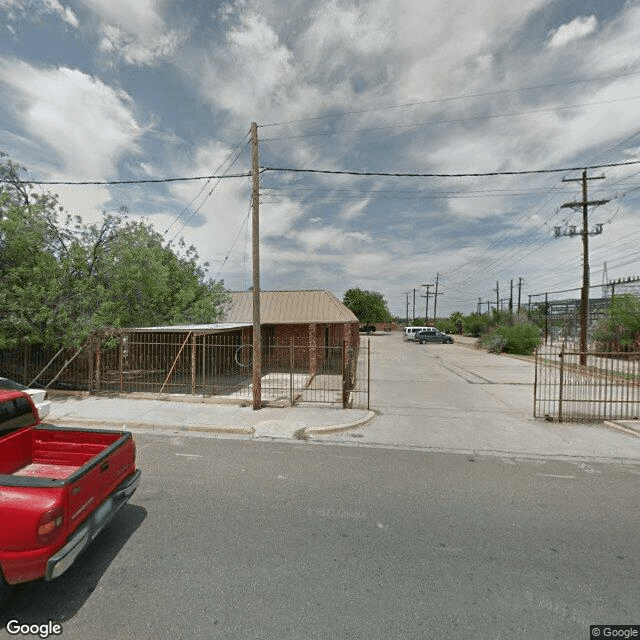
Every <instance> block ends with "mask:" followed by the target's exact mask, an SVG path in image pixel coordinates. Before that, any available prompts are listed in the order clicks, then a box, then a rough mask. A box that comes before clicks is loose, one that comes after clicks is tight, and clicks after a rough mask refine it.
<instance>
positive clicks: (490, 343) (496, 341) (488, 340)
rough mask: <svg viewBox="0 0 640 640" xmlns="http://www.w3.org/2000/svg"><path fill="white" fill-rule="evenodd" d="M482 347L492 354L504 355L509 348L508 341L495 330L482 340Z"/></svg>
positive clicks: (485, 335)
mask: <svg viewBox="0 0 640 640" xmlns="http://www.w3.org/2000/svg"><path fill="white" fill-rule="evenodd" d="M480 345H481V346H482V347H484V348H485V349H487V351H490V352H491V353H502V352H503V351H504V350H505V347H506V346H507V339H506V338H505V337H504V336H503V335H502V334H501V333H500V332H499V331H498V329H497V328H494V329H492V330H491V331H489V332H488V333H485V334H484V335H483V336H482V337H481V338H480Z"/></svg>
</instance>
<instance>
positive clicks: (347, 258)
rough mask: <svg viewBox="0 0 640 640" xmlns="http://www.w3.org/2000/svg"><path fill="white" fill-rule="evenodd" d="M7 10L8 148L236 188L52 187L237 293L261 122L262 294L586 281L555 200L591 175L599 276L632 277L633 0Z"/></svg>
mask: <svg viewBox="0 0 640 640" xmlns="http://www.w3.org/2000/svg"><path fill="white" fill-rule="evenodd" d="M0 17H1V18H2V21H1V24H0V28H1V29H2V31H1V34H2V35H1V36H0V90H1V92H2V97H3V99H2V100H1V101H0V150H2V151H5V152H7V153H8V154H9V155H10V156H11V157H12V158H13V159H14V160H15V161H17V162H19V163H21V164H22V165H24V166H26V167H27V168H28V169H29V172H28V176H29V178H30V179H32V180H40V181H63V182H65V181H66V182H73V181H104V182H109V181H122V180H133V181H136V180H147V179H162V178H177V177H181V178H182V177H197V176H224V177H221V178H213V179H210V180H204V179H203V180H200V181H184V182H164V183H152V184H147V183H139V184H129V185H108V184H104V185H92V186H72V185H58V186H50V187H46V188H47V189H49V190H50V191H54V192H56V193H58V194H60V197H61V200H62V203H63V205H64V206H65V207H66V208H67V209H68V210H69V211H70V212H72V213H79V214H81V215H82V216H83V217H84V218H85V219H87V220H90V221H93V220H95V219H96V218H97V217H98V216H99V215H100V214H101V212H103V211H116V210H118V208H119V207H121V206H122V205H126V206H127V207H128V209H129V211H130V215H131V216H140V217H146V218H148V219H149V220H151V221H152V222H153V224H154V225H155V226H156V228H157V229H158V230H159V231H161V232H162V233H163V234H165V236H166V238H167V240H168V241H174V242H176V241H177V240H178V239H179V238H180V236H183V237H184V239H185V240H186V242H187V243H189V244H194V245H195V246H196V247H197V249H198V252H199V254H200V257H201V260H202V261H203V262H204V261H206V262H209V263H210V267H209V271H208V273H209V276H211V277H213V278H217V279H224V282H225V286H226V287H227V288H228V289H231V290H240V289H245V288H248V287H249V286H251V220H250V216H249V212H250V202H251V180H250V178H248V177H246V175H243V174H246V173H247V172H249V171H250V169H251V148H250V145H249V137H248V133H249V129H250V126H251V122H254V121H255V122H257V123H258V137H259V154H260V160H259V162H260V166H261V167H263V168H269V169H268V170H264V171H263V172H262V173H261V177H260V182H261V186H260V192H261V195H260V203H261V204H260V236H261V237H260V244H261V285H262V288H263V289H329V290H331V291H332V292H333V293H334V294H336V295H337V296H338V297H340V298H341V297H342V295H343V293H344V292H345V291H346V290H347V289H349V288H351V287H353V286H359V287H361V288H363V289H370V290H375V291H380V292H382V293H383V294H384V295H385V297H386V299H387V301H388V303H389V307H390V309H391V311H392V312H393V313H395V314H398V315H400V316H402V317H404V316H405V315H406V313H407V302H408V304H409V316H412V315H413V300H414V290H415V299H416V311H415V313H416V315H424V306H425V302H426V298H424V297H421V296H422V295H424V294H425V292H426V288H425V287H424V286H422V285H424V284H431V285H434V284H435V281H436V277H437V278H438V284H439V290H440V292H441V293H443V295H442V296H439V298H438V307H437V311H438V315H439V316H442V315H448V314H449V313H451V312H453V311H456V310H460V311H462V312H464V313H469V312H471V311H475V310H476V309H477V307H478V302H479V300H480V299H482V301H483V302H484V308H485V309H486V301H488V300H490V301H494V302H495V300H496V297H497V295H499V297H500V298H501V299H506V298H507V297H508V296H509V291H510V283H511V281H513V282H514V297H515V296H517V287H515V285H516V284H517V283H518V282H520V283H521V285H522V286H521V295H522V301H523V302H525V301H527V300H528V296H530V295H534V296H535V295H536V294H540V293H544V292H545V291H563V290H567V289H572V288H577V287H579V286H580V285H581V282H582V243H581V240H580V237H579V236H574V237H571V236H569V235H563V234H565V233H569V232H570V229H571V227H572V226H573V227H576V228H577V230H578V231H579V230H580V228H581V224H582V216H581V212H579V211H574V209H572V208H566V207H564V208H563V207H562V205H563V204H565V203H567V202H571V201H579V200H581V198H582V194H581V184H580V182H576V181H571V180H572V179H578V178H580V177H581V175H582V172H581V168H583V167H589V169H588V172H587V173H588V175H589V176H590V177H591V176H593V177H596V176H605V178H604V179H599V180H593V181H589V183H588V188H589V192H588V195H589V200H592V199H599V200H605V199H606V200H609V201H610V202H609V203H608V204H605V205H601V206H597V207H593V208H591V209H590V211H589V226H590V228H591V229H592V230H595V229H596V225H602V233H601V234H600V235H594V236H592V237H590V262H591V283H592V284H601V283H602V282H603V278H604V277H605V275H606V276H607V277H608V278H609V279H615V278H626V277H628V276H637V275H640V265H639V261H640V249H638V246H639V241H640V215H638V210H639V205H640V46H638V43H639V42H640V0H627V1H625V0H519V1H518V2H514V1H513V0H483V1H482V2H480V1H479V0H477V1H473V0H321V1H320V0H252V1H251V2H248V1H245V0H235V1H229V2H218V1H216V0H209V1H205V0H136V1H135V2H132V1H130V0H67V1H65V0H0ZM599 165H614V166H607V167H603V168H597V167H598V166H599ZM592 167H593V168H592ZM274 169H305V170H309V169H313V170H321V171H326V172H335V173H310V172H292V171H282V170H274ZM342 172H345V173H342ZM346 172H351V173H346ZM514 172H515V174H514ZM366 173H376V174H428V176H430V177H425V176H406V175H405V176H393V175H373V176H372V175H353V174H366ZM238 174H240V177H228V176H230V175H238ZM478 174H480V175H478ZM486 174H494V175H486ZM495 174H497V175H495ZM556 227H558V228H559V231H560V233H561V236H560V237H558V238H556V237H555V234H556V232H555V231H554V230H555V228H556ZM605 263H606V268H605ZM496 283H497V284H498V287H497V288H498V294H496V291H495V289H496ZM430 291H431V293H432V294H433V291H434V287H433V286H432V287H431V289H430ZM568 295H572V294H568ZM575 295H576V296H579V294H578V293H577V292H576V294H575ZM592 295H593V296H594V297H595V296H598V295H600V291H599V289H594V291H593V293H592ZM534 299H536V298H534ZM505 304H506V303H505ZM430 305H431V306H430V309H429V312H430V315H431V314H432V312H433V297H431V299H430Z"/></svg>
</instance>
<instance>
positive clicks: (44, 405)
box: [0, 378, 51, 420]
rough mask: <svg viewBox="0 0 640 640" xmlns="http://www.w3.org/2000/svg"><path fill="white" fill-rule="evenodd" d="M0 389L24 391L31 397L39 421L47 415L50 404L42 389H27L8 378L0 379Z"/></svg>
mask: <svg viewBox="0 0 640 640" xmlns="http://www.w3.org/2000/svg"><path fill="white" fill-rule="evenodd" d="M0 389H9V390H11V391H24V392H25V393H28V394H29V395H30V396H31V399H32V400H33V404H35V405H36V409H37V410H38V415H39V416H40V420H44V418H45V417H46V416H48V415H49V411H50V410H51V403H50V402H49V400H48V399H47V392H46V391H45V390H44V389H29V387H25V386H24V385H23V384H20V383H19V382H15V381H13V380H9V378H0Z"/></svg>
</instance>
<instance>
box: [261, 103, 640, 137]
mask: <svg viewBox="0 0 640 640" xmlns="http://www.w3.org/2000/svg"><path fill="white" fill-rule="evenodd" d="M639 99H640V96H627V97H626V98H611V99H610V100H597V101H595V102H581V103H578V104H568V105H562V106H558V107H544V108H540V109H528V110H526V111H514V112H512V113H494V114H484V115H477V116H469V117H466V118H453V119H448V120H432V121H430V122H414V123H410V124H394V125H385V126H380V127H367V128H364V129H338V130H335V131H316V132H313V133H301V134H298V135H289V136H279V137H275V138H262V140H261V142H275V141H279V140H293V139H297V138H314V137H320V136H335V135H342V134H344V133H368V132H371V131H383V130H386V129H410V128H413V127H431V126H435V125H441V124H456V123H459V122H473V121H475V120H491V119H493V118H512V117H515V116H524V115H531V114H534V113H548V112H550V111H563V110H566V109H577V108H579V107H593V106H599V105H603V104H612V103H616V102H626V101H627V100H639Z"/></svg>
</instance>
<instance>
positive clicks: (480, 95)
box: [260, 71, 640, 128]
mask: <svg viewBox="0 0 640 640" xmlns="http://www.w3.org/2000/svg"><path fill="white" fill-rule="evenodd" d="M639 74H640V71H630V72H629V73H621V74H619V75H611V76H600V77H595V78H584V79H582V80H567V81H566V82H556V83H553V84H543V85H537V86H532V87H521V88H519V89H504V90H501V91H487V92H483V93H469V94H464V95H461V96H452V97H448V98H432V99H429V100H418V101H415V102H406V103H403V104H395V105H386V106H381V107H371V108H369V109H358V110H354V111H340V112H336V113H331V114H327V115H324V116H313V117H310V118H300V119H297V120H284V121H282V122H269V123H265V124H261V125H260V127H261V128H263V127H276V126H281V125H285V124H299V123H301V122H312V121H315V120H326V119H329V118H340V117H343V116H351V115H360V114H363V113H372V112H374V111H388V110H391V109H404V108H407V107H417V106H421V105H425V104H441V103H444V102H453V101H456V100H469V99H472V98H487V97H490V96H498V95H505V94H509V93H522V92H524V91H538V90H540V89H554V88H557V87H565V86H569V85H574V84H586V83H588V82H601V81H603V80H617V79H619V78H627V77H629V76H636V75H639Z"/></svg>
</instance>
